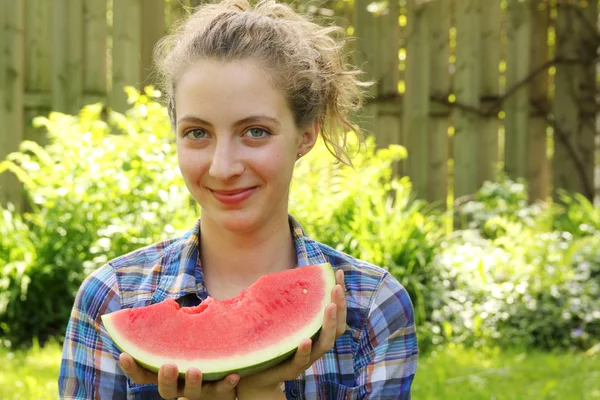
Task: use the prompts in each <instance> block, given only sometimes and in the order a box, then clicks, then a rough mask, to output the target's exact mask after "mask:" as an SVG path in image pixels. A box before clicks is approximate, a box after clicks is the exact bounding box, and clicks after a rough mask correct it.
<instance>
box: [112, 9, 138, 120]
mask: <svg viewBox="0 0 600 400" xmlns="http://www.w3.org/2000/svg"><path fill="white" fill-rule="evenodd" d="M141 18H142V4H141V0H118V1H115V2H114V3H113V58H112V59H113V77H112V78H113V81H112V91H111V93H110V106H111V107H112V108H113V109H115V110H117V111H121V112H122V111H125V110H126V109H127V96H126V94H125V92H124V91H123V88H124V87H125V86H134V87H137V88H138V89H141V86H142V77H141V68H140V57H141V43H142V38H141V34H142V26H141Z"/></svg>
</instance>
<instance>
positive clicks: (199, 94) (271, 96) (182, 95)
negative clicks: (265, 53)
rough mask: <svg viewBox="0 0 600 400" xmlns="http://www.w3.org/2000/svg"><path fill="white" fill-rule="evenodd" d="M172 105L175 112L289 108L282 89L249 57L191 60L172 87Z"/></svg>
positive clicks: (274, 111)
mask: <svg viewBox="0 0 600 400" xmlns="http://www.w3.org/2000/svg"><path fill="white" fill-rule="evenodd" d="M175 105H176V113H177V115H178V116H180V115H182V113H190V112H196V113H197V112H202V111H204V112H211V111H216V110H221V111H223V110H229V111H230V112H232V113H236V112H241V113H247V112H252V113H256V112H267V111H270V113H277V114H286V113H289V112H290V110H289V106H288V103H287V101H286V96H285V93H284V92H283V91H282V90H280V89H279V88H277V87H276V86H275V84H274V83H273V80H272V79H271V77H270V76H269V74H268V73H267V72H266V70H265V69H264V68H262V67H261V66H260V65H259V64H258V63H256V62H254V61H251V60H244V61H227V62H223V61H215V60H201V61H196V62H194V63H192V64H191V65H190V66H188V67H187V68H186V69H185V70H184V71H183V72H182V73H181V75H180V78H179V81H178V83H177V85H176V87H175Z"/></svg>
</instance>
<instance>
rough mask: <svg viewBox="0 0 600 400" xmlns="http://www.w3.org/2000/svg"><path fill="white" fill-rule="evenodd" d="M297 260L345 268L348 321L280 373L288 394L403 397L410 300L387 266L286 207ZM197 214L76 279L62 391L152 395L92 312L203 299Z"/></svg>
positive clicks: (410, 374) (412, 350)
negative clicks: (316, 234)
mask: <svg viewBox="0 0 600 400" xmlns="http://www.w3.org/2000/svg"><path fill="white" fill-rule="evenodd" d="M290 226H291V228H292V235H293V239H294V244H295V247H296V252H297V260H298V266H303V265H312V264H319V263H323V262H329V263H330V264H331V265H332V266H333V268H334V269H335V270H337V269H341V270H343V271H344V276H345V282H346V289H347V293H346V300H347V305H348V317H347V324H348V330H347V331H346V333H344V334H343V335H342V336H341V337H340V338H338V339H337V341H336V342H335V346H334V348H333V349H331V350H330V351H329V352H328V353H327V354H325V355H324V356H323V357H322V358H321V359H319V360H317V361H316V362H315V363H314V364H313V365H312V366H311V367H309V368H308V369H307V370H306V371H305V372H304V373H303V374H302V375H301V376H300V377H298V378H297V379H295V380H292V381H287V382H285V393H286V397H287V398H288V399H340V400H341V399H365V398H368V399H410V388H411V384H412V381H413V378H414V375H415V371H416V367H417V338H416V333H415V324H414V315H413V307H412V303H411V300H410V298H409V296H408V293H407V292H406V290H405V289H404V288H403V287H402V286H401V285H400V283H398V281H396V280H395V279H394V278H393V277H392V276H391V275H390V274H389V273H388V272H387V271H385V270H383V269H381V268H378V267H376V266H373V265H371V264H368V263H366V262H363V261H360V260H357V259H354V258H352V257H350V256H348V255H346V254H343V253H340V252H338V251H335V250H334V249H332V248H330V247H328V246H325V245H323V244H321V243H318V242H315V241H314V240H311V239H310V238H309V237H307V236H306V235H305V233H304V231H303V230H302V228H301V227H300V225H299V224H298V223H297V222H296V221H295V220H294V219H293V218H291V217H290ZM199 237H200V223H199V221H198V222H196V224H195V226H194V228H192V229H191V230H190V231H189V232H187V233H186V234H185V235H183V236H182V237H181V238H178V239H172V240H168V241H164V242H160V243H157V244H154V245H152V246H149V247H146V248H143V249H140V250H137V251H135V252H133V253H130V254H127V255H125V256H122V257H119V258H117V259H115V260H113V261H110V262H109V263H108V264H107V265H105V266H103V267H101V268H99V269H98V270H96V271H95V272H94V273H92V274H91V275H90V276H89V277H88V278H87V279H86V280H85V282H84V283H83V285H82V286H81V288H80V290H79V293H78V295H77V298H76V300H75V305H74V307H73V311H72V314H71V319H70V321H69V325H68V327H67V335H66V340H65V343H64V349H63V359H62V365H61V369H60V376H59V380H58V382H59V389H60V396H61V399H102V400H108V399H160V398H161V397H160V396H159V394H158V389H157V386H156V385H137V384H134V383H133V382H132V381H130V380H129V379H128V378H127V376H126V375H125V374H124V373H123V371H122V370H121V368H120V367H119V364H118V357H119V353H120V351H119V349H118V348H117V347H116V346H115V344H114V343H113V341H112V340H111V339H110V337H109V336H108V334H107V333H106V330H105V328H104V326H103V325H102V322H101V319H100V316H101V315H103V314H107V313H110V312H113V311H117V310H120V309H123V308H130V307H142V306H147V305H150V304H153V303H157V302H160V301H163V300H165V299H167V298H173V299H175V300H177V301H178V302H179V303H180V304H181V305H182V306H192V305H198V304H199V303H200V302H201V301H202V300H203V299H206V297H207V296H208V292H207V290H206V286H205V285H204V279H203V274H202V269H201V268H200V267H199V259H200V258H199V246H198V244H199Z"/></svg>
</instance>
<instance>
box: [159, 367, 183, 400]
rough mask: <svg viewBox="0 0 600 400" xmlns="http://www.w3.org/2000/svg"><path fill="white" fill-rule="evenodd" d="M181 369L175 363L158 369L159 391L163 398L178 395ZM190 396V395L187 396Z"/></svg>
mask: <svg viewBox="0 0 600 400" xmlns="http://www.w3.org/2000/svg"><path fill="white" fill-rule="evenodd" d="M178 376H179V371H178V370H177V366H176V365H173V364H165V365H163V366H162V367H160V370H159V371H158V393H159V394H160V396H161V397H162V398H163V399H172V398H174V397H177V396H178V391H177V378H178ZM186 397H188V396H186Z"/></svg>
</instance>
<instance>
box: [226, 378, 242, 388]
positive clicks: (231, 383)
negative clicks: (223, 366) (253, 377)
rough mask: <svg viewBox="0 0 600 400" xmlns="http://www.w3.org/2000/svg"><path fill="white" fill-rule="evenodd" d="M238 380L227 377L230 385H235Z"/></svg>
mask: <svg viewBox="0 0 600 400" xmlns="http://www.w3.org/2000/svg"><path fill="white" fill-rule="evenodd" d="M239 381H240V379H239V378H229V384H230V385H231V386H235V385H237V383H238V382H239Z"/></svg>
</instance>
